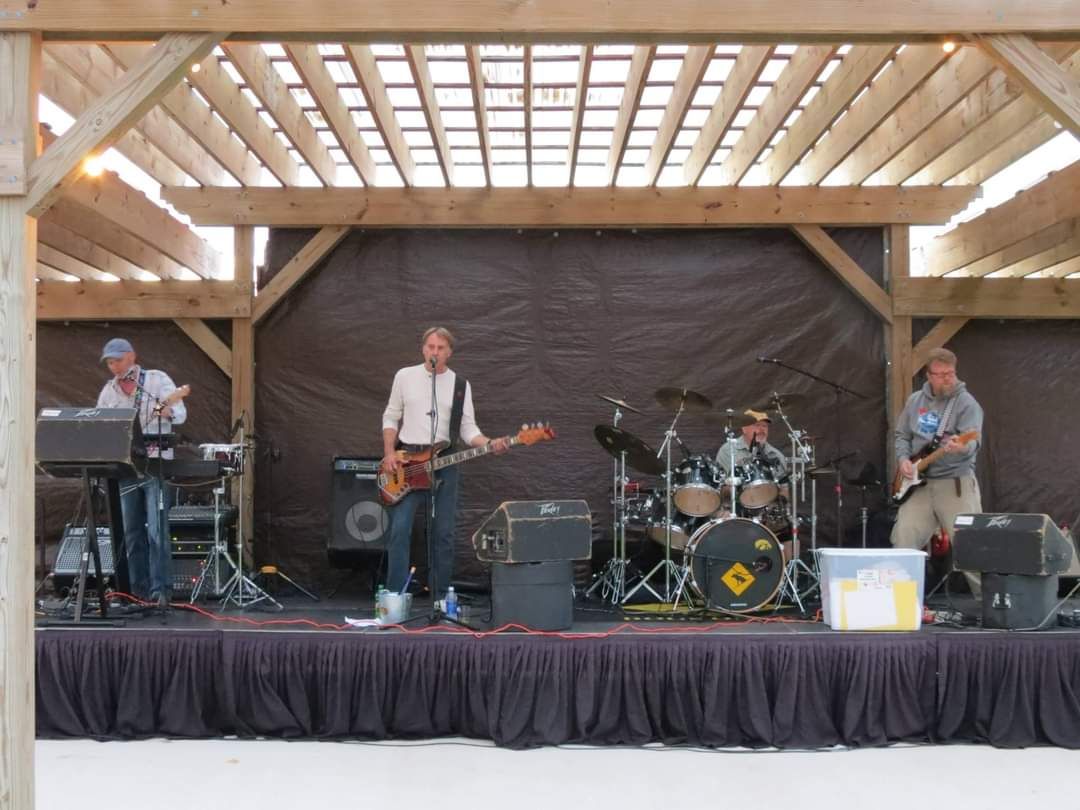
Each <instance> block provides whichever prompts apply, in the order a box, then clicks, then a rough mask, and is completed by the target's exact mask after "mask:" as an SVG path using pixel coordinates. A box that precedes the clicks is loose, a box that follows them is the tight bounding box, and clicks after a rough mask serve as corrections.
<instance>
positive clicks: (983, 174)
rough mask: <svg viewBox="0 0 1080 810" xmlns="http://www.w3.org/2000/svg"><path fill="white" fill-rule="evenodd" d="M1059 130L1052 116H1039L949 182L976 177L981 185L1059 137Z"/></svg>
mask: <svg viewBox="0 0 1080 810" xmlns="http://www.w3.org/2000/svg"><path fill="white" fill-rule="evenodd" d="M1060 132H1061V130H1060V129H1059V128H1058V126H1057V124H1056V122H1055V121H1054V119H1053V118H1051V117H1050V116H1049V115H1040V116H1039V117H1038V118H1036V119H1035V120H1034V121H1032V122H1031V123H1030V124H1028V125H1027V126H1026V127H1024V128H1023V129H1021V130H1020V131H1019V132H1017V133H1016V134H1015V135H1013V136H1012V137H1011V138H1009V139H1008V140H1007V141H1004V142H1003V143H1001V144H1000V145H999V146H997V147H995V148H994V149H991V150H990V151H989V152H987V153H986V154H984V155H982V156H981V157H979V158H978V159H977V160H976V161H975V162H974V163H972V164H971V165H970V166H968V167H967V168H966V169H964V171H962V172H960V174H958V175H956V177H954V178H952V179H951V180H950V182H953V183H957V184H959V185H969V184H970V183H969V180H970V179H971V178H974V184H975V185H981V184H982V183H984V182H986V180H987V179H989V178H991V177H993V176H994V175H995V174H997V173H998V172H1000V171H1002V170H1003V169H1006V168H1008V167H1009V166H1011V165H1012V164H1014V163H1015V162H1016V161H1018V160H1020V158H1022V157H1024V155H1027V154H1030V153H1031V152H1033V151H1035V150H1036V149H1038V148H1039V147H1040V146H1042V145H1043V144H1044V143H1046V142H1047V141H1049V140H1051V139H1052V138H1055V137H1057V136H1058V135H1059V134H1060Z"/></svg>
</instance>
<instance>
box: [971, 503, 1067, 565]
mask: <svg viewBox="0 0 1080 810" xmlns="http://www.w3.org/2000/svg"><path fill="white" fill-rule="evenodd" d="M1072 556H1073V548H1072V543H1071V542H1070V541H1069V539H1068V538H1067V537H1065V535H1064V534H1062V532H1061V529H1059V528H1058V527H1057V526H1056V525H1055V524H1054V521H1053V520H1051V519H1050V516H1049V515H1028V514H990V513H988V514H980V515H957V517H956V522H955V523H954V524H953V562H954V564H955V565H956V567H957V568H959V569H961V570H962V571H990V572H993V573H996V574H1025V575H1027V576H1046V575H1050V574H1062V573H1064V572H1065V571H1067V570H1068V569H1069V563H1070V562H1071V561H1072Z"/></svg>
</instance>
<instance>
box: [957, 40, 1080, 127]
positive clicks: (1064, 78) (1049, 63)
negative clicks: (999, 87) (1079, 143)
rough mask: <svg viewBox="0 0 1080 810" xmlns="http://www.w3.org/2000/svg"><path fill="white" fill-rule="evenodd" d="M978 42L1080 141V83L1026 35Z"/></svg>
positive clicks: (999, 65)
mask: <svg viewBox="0 0 1080 810" xmlns="http://www.w3.org/2000/svg"><path fill="white" fill-rule="evenodd" d="M974 40H975V41H976V42H977V43H978V44H979V46H980V47H981V48H982V49H983V50H984V51H985V52H986V53H987V54H988V55H989V56H990V58H991V59H993V60H994V62H995V63H997V65H998V67H1000V68H1001V69H1002V70H1003V71H1005V73H1007V74H1008V75H1009V76H1010V77H1012V78H1013V79H1014V80H1016V81H1017V82H1019V83H1020V85H1021V86H1022V87H1023V88H1024V90H1026V91H1027V93H1028V94H1029V95H1031V96H1032V97H1034V98H1035V99H1036V100H1037V101H1038V102H1039V104H1040V106H1041V107H1042V108H1043V110H1044V111H1046V112H1047V113H1049V114H1050V116H1051V117H1053V118H1054V119H1055V120H1056V121H1057V122H1058V123H1059V124H1061V125H1062V126H1063V127H1065V128H1066V129H1067V130H1069V131H1070V132H1072V134H1073V135H1075V136H1076V137H1078V138H1080V82H1078V81H1077V80H1076V79H1075V78H1074V77H1072V76H1070V75H1069V74H1068V73H1066V72H1065V71H1064V70H1062V69H1061V67H1060V66H1059V65H1058V63H1057V62H1055V61H1054V60H1053V59H1052V58H1050V56H1049V55H1048V54H1047V53H1046V52H1045V51H1043V50H1042V49H1041V48H1039V46H1038V45H1036V44H1035V43H1034V42H1032V41H1031V39H1030V38H1029V37H1027V36H1024V35H1023V34H997V35H993V36H976V37H974Z"/></svg>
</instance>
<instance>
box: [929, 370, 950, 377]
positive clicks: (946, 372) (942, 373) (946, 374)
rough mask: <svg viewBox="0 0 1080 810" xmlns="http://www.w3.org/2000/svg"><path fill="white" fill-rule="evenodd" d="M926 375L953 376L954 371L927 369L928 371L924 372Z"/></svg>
mask: <svg viewBox="0 0 1080 810" xmlns="http://www.w3.org/2000/svg"><path fill="white" fill-rule="evenodd" d="M926 376H927V377H955V376H956V372H955V371H928V372H926Z"/></svg>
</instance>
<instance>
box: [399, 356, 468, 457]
mask: <svg viewBox="0 0 1080 810" xmlns="http://www.w3.org/2000/svg"><path fill="white" fill-rule="evenodd" d="M435 377H436V379H435V398H436V401H437V402H438V405H439V407H438V412H439V418H438V422H437V423H436V428H435V441H436V442H449V441H450V411H451V410H452V409H453V407H454V382H455V380H456V379H457V375H456V374H455V373H454V372H453V370H451V369H447V370H446V371H444V372H443V373H442V374H437V375H435ZM430 412H431V370H430V369H428V368H427V367H426V366H424V365H423V364H421V365H416V366H406V367H405V368H403V369H400V370H399V371H398V372H397V374H395V375H394V385H393V387H392V388H391V389H390V399H389V401H388V402H387V403H386V410H385V411H383V419H382V426H383V429H384V430H385V429H386V428H392V429H395V430H397V431H398V439H399V440H400V441H401V442H402V443H403V444H423V445H426V444H430V443H431V417H430V416H429V414H430ZM480 435H482V432H481V430H480V428H478V427H477V426H476V415H475V412H474V410H473V399H472V384H471V383H466V384H465V403H464V406H463V408H462V412H461V440H462V441H463V442H465V444H470V443H471V442H472V440H473V439H475V438H476V437H477V436H480Z"/></svg>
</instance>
